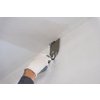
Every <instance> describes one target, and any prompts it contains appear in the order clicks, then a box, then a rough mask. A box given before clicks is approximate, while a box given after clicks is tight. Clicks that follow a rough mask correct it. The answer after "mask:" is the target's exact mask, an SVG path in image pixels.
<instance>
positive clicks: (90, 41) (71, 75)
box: [36, 18, 100, 84]
mask: <svg viewBox="0 0 100 100" xmlns="http://www.w3.org/2000/svg"><path fill="white" fill-rule="evenodd" d="M36 83H39V84H40V83H45V84H60V83H62V84H66V83H68V84H93V83H94V84H97V83H100V18H92V19H91V20H89V21H87V22H86V23H84V24H83V25H81V26H80V27H78V28H77V29H75V30H73V31H72V32H70V33H69V34H67V35H66V36H65V37H63V38H61V47H60V52H59V55H58V56H57V58H56V60H55V61H54V63H53V64H51V66H50V67H49V69H48V70H47V72H45V73H43V74H42V75H41V76H38V78H37V79H36Z"/></svg>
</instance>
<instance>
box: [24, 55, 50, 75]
mask: <svg viewBox="0 0 100 100" xmlns="http://www.w3.org/2000/svg"><path fill="white" fill-rule="evenodd" d="M49 60H51V58H49V57H47V56H46V54H39V55H37V56H36V57H35V58H34V59H33V60H32V61H31V63H30V64H29V65H28V67H27V68H26V69H30V70H32V71H33V72H34V73H35V74H36V76H37V74H38V73H39V72H40V71H41V70H42V69H43V68H44V67H45V66H47V65H48V61H49Z"/></svg>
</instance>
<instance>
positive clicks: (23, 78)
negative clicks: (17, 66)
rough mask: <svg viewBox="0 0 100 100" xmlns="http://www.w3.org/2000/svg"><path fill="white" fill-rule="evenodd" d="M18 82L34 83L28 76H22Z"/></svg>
mask: <svg viewBox="0 0 100 100" xmlns="http://www.w3.org/2000/svg"><path fill="white" fill-rule="evenodd" d="M18 84H34V82H33V81H32V79H31V78H29V77H27V76H22V77H21V79H20V81H19V82H18Z"/></svg>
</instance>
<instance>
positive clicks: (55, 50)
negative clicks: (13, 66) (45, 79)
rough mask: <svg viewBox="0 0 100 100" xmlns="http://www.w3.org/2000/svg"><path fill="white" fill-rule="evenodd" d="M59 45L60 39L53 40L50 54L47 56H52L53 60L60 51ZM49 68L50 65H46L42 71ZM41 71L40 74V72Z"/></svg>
mask: <svg viewBox="0 0 100 100" xmlns="http://www.w3.org/2000/svg"><path fill="white" fill-rule="evenodd" d="M59 47H60V39H58V40H56V41H53V42H52V43H51V44H50V54H49V55H47V57H50V58H51V60H55V58H56V56H57V55H58V52H59ZM48 63H50V61H48ZM47 68H48V66H45V67H44V68H43V69H42V70H41V71H40V73H42V72H44V71H46V69H47ZM40 73H39V74H40Z"/></svg>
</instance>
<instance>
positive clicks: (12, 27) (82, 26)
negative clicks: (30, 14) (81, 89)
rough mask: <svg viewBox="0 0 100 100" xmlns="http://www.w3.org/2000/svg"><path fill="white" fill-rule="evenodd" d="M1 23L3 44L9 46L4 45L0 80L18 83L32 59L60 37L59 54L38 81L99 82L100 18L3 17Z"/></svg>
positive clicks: (0, 36)
mask: <svg viewBox="0 0 100 100" xmlns="http://www.w3.org/2000/svg"><path fill="white" fill-rule="evenodd" d="M0 23H1V24H0V39H1V42H0V44H1V45H4V44H5V47H6V48H7V49H8V48H10V49H8V50H7V49H5V48H3V47H2V48H1V50H2V54H3V56H1V58H0V59H2V57H3V59H2V60H1V64H2V66H3V68H2V67H1V68H0V71H1V72H2V73H1V74H0V75H1V79H0V83H17V82H18V80H19V79H20V77H21V75H22V74H23V70H24V68H26V66H27V64H28V63H29V62H30V60H31V59H32V58H33V57H34V56H35V55H36V54H38V53H41V51H43V50H44V51H43V52H44V53H45V52H46V53H47V52H48V49H47V48H48V44H49V43H50V42H51V41H53V40H55V39H57V38H58V37H61V47H60V52H59V55H58V57H57V58H56V60H55V61H54V63H53V62H52V63H51V65H50V66H51V67H49V69H48V71H47V72H45V73H43V74H41V75H39V76H38V77H37V79H36V81H35V83H37V84H41V83H42V84H43V83H48V84H49V83H51V84H53V83H57V84H59V83H100V81H99V76H100V75H99V72H100V67H99V65H100V63H99V59H100V58H99V55H100V53H99V51H100V46H99V45H100V42H99V40H100V35H99V33H100V29H99V26H100V18H91V19H89V18H31V19H30V18H24V19H23V18H20V19H18V18H15V19H14V18H6V19H5V18H3V19H1V20H0ZM8 44H9V45H8ZM6 45H8V46H6ZM3 50H4V51H3ZM8 51H9V52H10V53H12V54H13V55H12V56H11V55H9V53H8ZM10 56H11V57H10ZM9 57H10V59H9ZM7 59H9V60H8V61H7V63H6V64H5V60H7ZM14 61H16V62H17V63H16V65H15V64H14ZM7 65H9V66H7ZM4 71H5V73H3V72H4Z"/></svg>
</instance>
